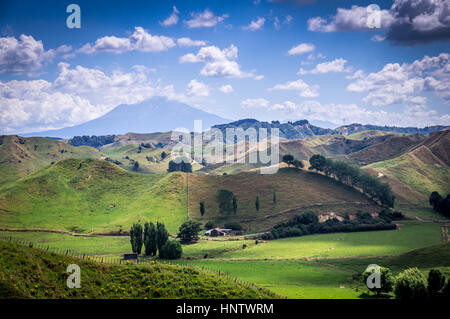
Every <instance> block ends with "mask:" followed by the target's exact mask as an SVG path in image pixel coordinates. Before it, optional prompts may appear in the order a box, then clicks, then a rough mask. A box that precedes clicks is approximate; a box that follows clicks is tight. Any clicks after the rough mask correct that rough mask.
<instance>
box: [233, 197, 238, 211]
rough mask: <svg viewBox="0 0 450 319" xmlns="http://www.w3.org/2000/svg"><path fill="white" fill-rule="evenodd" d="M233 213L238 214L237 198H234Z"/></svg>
mask: <svg viewBox="0 0 450 319" xmlns="http://www.w3.org/2000/svg"><path fill="white" fill-rule="evenodd" d="M233 213H234V214H235V215H236V214H237V198H236V196H233Z"/></svg>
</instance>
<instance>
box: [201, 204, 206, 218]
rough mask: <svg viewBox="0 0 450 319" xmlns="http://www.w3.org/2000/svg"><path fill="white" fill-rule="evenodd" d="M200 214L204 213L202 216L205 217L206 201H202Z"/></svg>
mask: <svg viewBox="0 0 450 319" xmlns="http://www.w3.org/2000/svg"><path fill="white" fill-rule="evenodd" d="M200 215H202V217H203V215H205V202H204V201H201V202H200Z"/></svg>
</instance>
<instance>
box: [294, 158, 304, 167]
mask: <svg viewBox="0 0 450 319" xmlns="http://www.w3.org/2000/svg"><path fill="white" fill-rule="evenodd" d="M292 164H293V165H294V166H295V168H303V167H304V166H305V165H303V162H302V161H299V160H297V159H296V160H294V161H293V162H292Z"/></svg>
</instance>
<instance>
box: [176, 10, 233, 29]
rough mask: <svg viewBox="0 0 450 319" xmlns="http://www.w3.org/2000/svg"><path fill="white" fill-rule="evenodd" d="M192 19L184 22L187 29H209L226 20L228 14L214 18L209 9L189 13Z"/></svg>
mask: <svg viewBox="0 0 450 319" xmlns="http://www.w3.org/2000/svg"><path fill="white" fill-rule="evenodd" d="M191 16H192V19H191V20H187V21H184V23H185V24H186V25H187V26H188V27H189V28H191V29H192V28H210V27H214V26H215V25H217V24H218V23H220V22H222V21H223V20H225V19H226V18H228V14H223V15H222V16H216V15H215V14H214V13H213V12H212V11H210V10H209V9H205V11H203V12H197V13H191Z"/></svg>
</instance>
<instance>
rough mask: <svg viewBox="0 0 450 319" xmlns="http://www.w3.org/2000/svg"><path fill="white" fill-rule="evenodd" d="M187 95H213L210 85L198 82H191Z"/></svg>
mask: <svg viewBox="0 0 450 319" xmlns="http://www.w3.org/2000/svg"><path fill="white" fill-rule="evenodd" d="M186 93H187V95H190V96H202V97H204V96H209V95H210V94H211V89H210V87H209V86H208V85H206V84H205V83H203V82H199V81H197V80H195V79H194V80H191V81H190V82H189V83H188V85H187V89H186Z"/></svg>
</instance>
